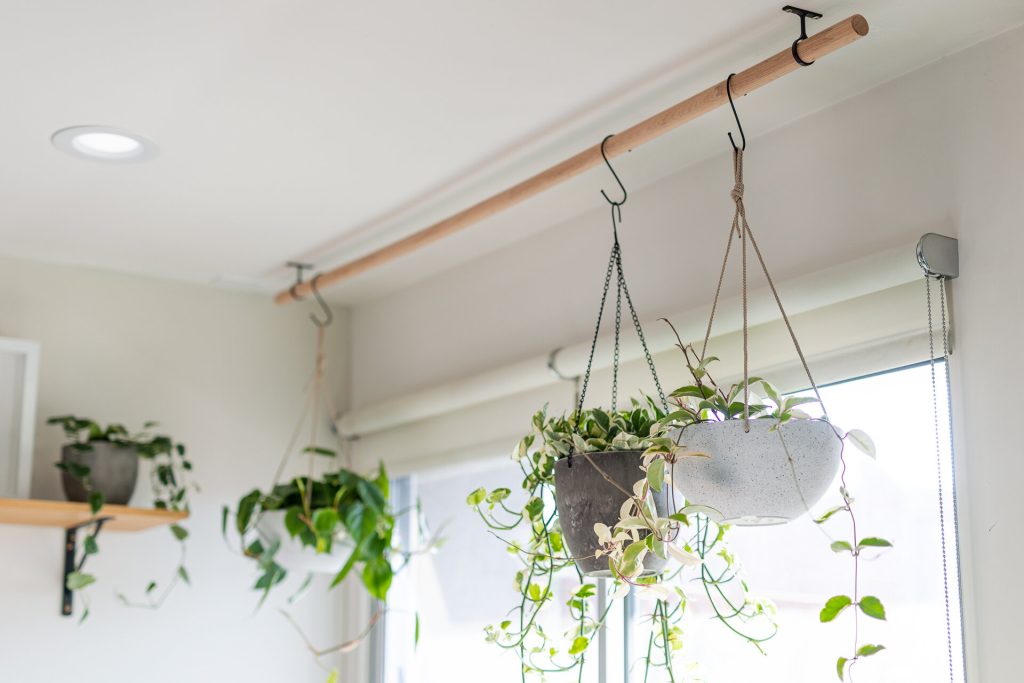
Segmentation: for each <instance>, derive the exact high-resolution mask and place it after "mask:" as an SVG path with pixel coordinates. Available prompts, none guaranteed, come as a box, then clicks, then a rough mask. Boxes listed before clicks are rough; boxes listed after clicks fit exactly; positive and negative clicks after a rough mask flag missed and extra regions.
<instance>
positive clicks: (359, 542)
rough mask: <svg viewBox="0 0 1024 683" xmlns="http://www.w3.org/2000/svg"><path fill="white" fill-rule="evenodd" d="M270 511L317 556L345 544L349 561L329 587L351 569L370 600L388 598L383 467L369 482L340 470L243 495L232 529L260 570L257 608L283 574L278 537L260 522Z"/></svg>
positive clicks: (388, 521) (390, 525) (389, 516)
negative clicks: (279, 514) (278, 513)
mask: <svg viewBox="0 0 1024 683" xmlns="http://www.w3.org/2000/svg"><path fill="white" fill-rule="evenodd" d="M317 450H318V451H320V454H321V455H324V454H326V452H328V451H327V449H323V448H319V447H317ZM330 452H331V453H332V454H333V451H330ZM269 512H283V513H284V526H285V529H287V532H288V535H289V537H290V540H291V542H294V543H299V544H301V545H302V546H304V547H309V548H313V549H314V550H315V551H316V552H317V553H330V552H331V551H332V549H333V548H334V547H335V546H336V545H338V544H339V543H344V544H346V546H347V547H348V550H347V551H346V552H347V558H346V559H345V561H344V563H343V564H341V566H340V567H339V568H338V571H337V573H336V574H335V576H334V579H333V581H332V582H331V587H332V588H333V587H334V586H336V585H338V584H339V583H341V582H342V581H343V580H344V579H345V577H347V576H348V575H349V573H350V572H352V571H353V570H355V571H357V572H358V573H359V577H360V580H361V581H362V583H363V586H364V587H365V588H366V591H367V592H368V593H369V594H370V595H371V596H372V597H373V598H375V599H377V600H380V601H382V602H383V601H385V600H386V599H387V593H388V588H390V586H391V580H392V577H393V575H394V568H393V567H392V551H393V548H392V535H393V532H394V528H395V516H394V514H393V513H392V511H391V508H390V506H389V504H388V477H387V473H386V472H385V471H384V466H383V465H381V466H380V467H379V469H378V471H377V473H376V475H375V476H374V477H373V478H370V477H364V476H362V475H360V474H357V473H355V472H352V471H350V470H347V469H339V470H337V471H336V472H329V473H327V474H324V475H323V476H322V477H320V478H319V479H311V478H310V477H296V478H294V479H292V480H291V481H289V482H287V483H284V484H278V485H276V486H274V487H273V488H272V489H271V490H270V491H268V492H266V493H264V492H263V491H260V490H259V489H253V490H252V491H250V492H249V493H247V494H246V495H244V496H242V498H241V499H240V500H239V501H238V505H237V507H236V509H235V511H234V526H235V531H236V532H237V535H238V540H239V542H240V546H241V551H242V554H243V555H244V556H245V557H248V558H250V559H252V560H253V561H254V562H256V564H257V566H258V568H259V572H260V574H259V577H258V578H257V580H256V583H255V586H254V588H255V589H256V590H259V591H261V593H262V595H261V598H260V603H261V604H262V602H263V600H265V599H266V596H267V595H268V594H269V592H270V590H271V589H272V588H273V587H274V586H276V585H277V584H279V583H281V582H282V581H284V579H285V577H286V576H287V569H286V568H285V567H283V566H281V565H280V564H278V562H277V561H276V560H275V556H276V555H277V552H278V551H279V550H280V544H281V539H277V538H272V537H270V536H268V535H267V534H266V533H265V532H264V531H263V530H262V529H261V527H260V524H259V522H260V519H261V518H262V517H263V516H264V515H265V514H267V513H269ZM230 514H231V512H230V510H229V509H228V508H227V507H225V508H224V509H223V514H222V525H221V526H222V532H223V533H225V534H226V533H227V524H228V518H229V516H230ZM307 581H308V578H307Z"/></svg>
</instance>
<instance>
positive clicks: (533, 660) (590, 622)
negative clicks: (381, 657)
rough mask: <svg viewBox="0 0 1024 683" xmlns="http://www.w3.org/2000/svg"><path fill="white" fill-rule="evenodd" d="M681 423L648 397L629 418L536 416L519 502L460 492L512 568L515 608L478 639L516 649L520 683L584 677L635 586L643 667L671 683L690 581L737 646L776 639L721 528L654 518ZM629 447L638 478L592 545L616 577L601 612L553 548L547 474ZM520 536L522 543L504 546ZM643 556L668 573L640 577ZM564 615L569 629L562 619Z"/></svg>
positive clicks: (522, 447)
mask: <svg viewBox="0 0 1024 683" xmlns="http://www.w3.org/2000/svg"><path fill="white" fill-rule="evenodd" d="M687 419H689V417H688V414H687V413H686V412H680V411H676V412H672V413H666V412H665V411H664V410H662V408H660V407H659V406H658V405H657V404H656V403H655V402H654V401H652V400H650V399H647V400H646V401H644V402H643V403H641V402H639V401H633V402H632V406H631V408H630V409H628V410H621V411H612V412H606V411H603V410H600V409H594V410H584V411H582V412H579V413H574V414H572V415H569V416H567V417H566V416H555V417H550V416H548V415H547V412H546V409H545V410H542V411H540V412H538V413H537V414H536V415H534V417H533V431H532V432H531V433H530V434H528V435H527V436H526V437H524V438H523V439H522V440H521V441H520V442H519V444H518V445H517V447H516V449H515V451H514V453H513V456H512V457H513V460H515V462H516V463H517V464H518V465H519V467H520V469H521V471H522V474H523V480H522V484H521V487H522V491H523V494H524V497H525V502H524V503H522V504H521V505H520V504H518V503H512V502H511V500H512V498H511V496H512V492H511V489H509V488H497V489H494V490H491V491H487V490H485V489H483V488H479V489H477V490H475V491H473V492H472V493H470V494H469V496H468V498H467V503H468V504H469V505H470V506H472V507H473V508H474V509H475V510H476V512H477V513H478V514H479V516H480V517H481V519H483V521H484V523H485V524H486V525H487V526H488V527H489V529H490V530H491V533H493V534H494V535H495V536H497V537H498V538H500V539H501V540H502V541H503V542H504V543H505V544H506V546H507V549H508V550H509V552H510V553H511V554H513V555H514V556H515V557H516V558H517V559H518V560H519V562H520V563H521V567H520V568H519V569H518V570H517V571H516V573H515V576H514V582H513V585H514V587H515V590H516V592H517V594H518V604H517V605H516V606H515V607H513V609H512V610H510V612H509V613H508V615H507V617H506V618H505V619H504V620H503V621H501V622H500V623H498V624H493V625H490V626H488V627H487V628H486V629H485V631H486V637H487V640H488V641H490V642H492V643H495V644H496V645H497V646H499V647H502V648H504V649H508V650H513V651H515V652H517V654H518V656H519V658H520V660H521V662H522V677H523V680H524V681H525V680H526V678H527V676H528V675H537V676H540V677H541V678H543V677H544V675H545V674H548V673H553V672H564V671H570V670H573V669H578V670H579V675H580V677H581V678H582V671H583V667H584V665H585V662H586V658H587V652H588V649H589V648H590V645H591V643H592V642H593V640H594V637H595V635H596V633H597V632H598V631H599V630H600V629H601V628H602V627H603V625H604V623H605V619H606V617H607V615H608V613H609V610H610V609H611V607H612V605H613V604H614V601H615V600H616V599H618V598H622V597H624V596H625V595H626V594H628V593H629V592H630V590H631V589H633V588H636V589H637V590H638V591H639V592H641V593H643V594H646V595H647V596H649V597H651V598H653V599H654V608H653V610H652V612H651V614H650V615H649V621H648V623H649V624H650V632H649V634H648V645H647V648H646V652H645V654H644V656H643V659H642V661H643V664H644V667H645V671H646V672H647V673H649V672H650V671H651V669H652V668H664V670H665V671H666V673H667V674H668V676H669V679H670V680H672V681H675V680H676V678H675V675H676V674H675V667H674V666H673V664H674V661H675V660H677V659H678V658H679V657H680V656H681V653H682V648H683V640H682V617H683V615H684V613H685V611H686V608H687V605H688V603H689V597H688V595H687V593H686V591H685V590H684V580H686V579H688V578H696V579H698V580H699V582H700V583H701V584H702V590H703V592H704V593H705V594H706V595H707V597H708V599H709V602H710V604H711V606H712V609H713V611H714V614H715V617H716V618H717V619H718V620H719V621H720V622H721V623H723V624H725V626H726V627H727V628H729V629H730V630H732V631H733V632H735V633H736V634H738V635H740V636H741V637H742V638H743V639H745V640H746V641H748V642H750V643H753V644H754V645H755V646H758V647H760V643H761V642H763V641H764V640H767V639H768V638H771V637H772V636H773V635H774V633H775V625H774V622H773V621H772V614H773V612H774V607H773V606H772V605H771V603H770V602H768V601H766V600H763V599H761V598H758V597H756V596H755V595H754V594H753V593H752V592H751V591H750V590H749V587H748V586H747V584H746V582H745V581H743V580H742V579H741V578H740V575H739V565H738V563H737V561H736V559H735V557H734V556H733V555H732V553H731V552H730V551H729V549H728V547H727V546H726V544H725V535H726V531H727V527H725V526H720V525H717V524H715V523H714V522H713V521H711V520H710V519H709V518H708V517H707V516H705V515H703V514H700V510H698V509H692V508H687V507H685V506H684V507H681V508H680V509H678V510H675V511H673V512H672V514H671V515H669V516H668V517H664V518H659V517H658V516H657V512H656V510H655V508H654V506H653V504H652V503H651V498H652V491H660V490H661V489H662V487H663V486H664V484H665V483H666V482H670V471H669V470H668V469H666V464H670V463H671V462H672V461H673V458H675V457H676V453H675V452H674V450H673V447H674V444H673V442H672V440H671V438H670V437H669V434H670V433H671V432H672V430H673V429H675V428H676V427H678V426H679V425H680V424H681V422H683V421H685V420H687ZM635 450H644V451H646V452H647V455H645V457H644V463H645V466H644V467H645V469H644V472H642V473H640V474H643V478H642V479H641V480H640V481H637V482H636V484H635V485H634V486H633V490H632V495H629V496H628V498H627V499H626V500H624V502H623V505H622V507H621V518H620V520H619V522H618V523H617V524H615V525H613V526H612V527H609V526H607V525H605V524H600V523H599V524H596V525H595V528H594V532H595V534H596V535H597V537H598V541H599V549H598V550H597V551H596V555H597V556H606V557H607V558H608V563H609V568H610V570H611V572H612V575H613V577H614V582H613V585H612V586H611V587H609V589H608V593H607V595H606V596H605V607H604V609H602V610H600V611H598V609H597V606H596V598H597V593H598V590H599V588H598V584H596V582H593V581H588V580H587V578H586V577H585V576H584V575H583V574H582V573H581V572H580V570H579V569H578V567H577V565H576V563H575V560H578V559H581V558H575V557H572V556H571V555H570V554H569V550H568V548H567V547H566V545H565V544H564V543H563V540H562V531H561V526H560V523H559V516H558V510H557V508H556V506H555V505H554V498H555V497H554V486H555V477H554V469H555V467H554V466H555V463H556V461H558V460H559V459H561V458H566V457H569V456H570V455H571V454H587V453H594V452H606V451H635ZM517 532H521V533H524V534H525V538H524V539H523V540H517V539H511V538H507V536H508V535H510V534H513V533H517ZM648 553H655V554H658V555H659V556H662V557H672V558H674V559H675V560H676V561H677V563H676V566H675V568H674V569H672V570H670V571H667V572H665V573H663V574H661V575H657V576H641V573H642V571H643V561H644V559H645V556H646V555H647V554H648ZM691 572H695V573H696V574H697V576H696V577H692V576H691ZM566 617H567V618H568V621H569V626H568V628H565V624H564V623H563V622H564V621H565V619H566ZM645 675H646V674H645Z"/></svg>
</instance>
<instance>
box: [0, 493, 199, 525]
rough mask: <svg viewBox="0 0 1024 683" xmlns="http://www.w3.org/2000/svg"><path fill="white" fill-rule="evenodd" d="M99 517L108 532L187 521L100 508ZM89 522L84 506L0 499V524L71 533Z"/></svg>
mask: <svg viewBox="0 0 1024 683" xmlns="http://www.w3.org/2000/svg"><path fill="white" fill-rule="evenodd" d="M99 517H106V518H109V519H108V520H107V522H106V523H105V524H104V526H103V528H104V529H108V530H110V531H142V530H144V529H149V528H152V527H155V526H160V525H161V524H174V523H175V522H180V521H181V520H183V519H185V518H186V517H188V513H187V512H172V511H170V510H154V509H151V508H133V507H128V506H126V505H104V506H103V508H102V509H101V510H100V513H99ZM92 518H93V515H92V512H91V511H90V510H89V505H88V503H69V502H67V501H63V500H25V499H20V498H0V524H18V525H28V526H51V527H58V528H61V529H72V528H74V527H78V526H81V525H83V524H86V523H88V522H89V520H91V519H92Z"/></svg>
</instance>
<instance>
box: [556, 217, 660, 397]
mask: <svg viewBox="0 0 1024 683" xmlns="http://www.w3.org/2000/svg"><path fill="white" fill-rule="evenodd" d="M611 212H612V236H613V240H614V241H613V244H612V250H611V254H610V255H609V257H608V270H607V271H606V272H605V277H604V289H603V290H602V292H601V305H600V308H599V309H598V311H597V323H596V324H595V325H594V338H593V339H592V340H591V342H590V355H589V356H588V357H587V369H586V370H585V371H584V373H583V384H582V386H581V387H580V392H579V398H578V400H577V402H576V415H577V416H579V415H580V414H581V413H582V412H583V403H584V401H585V400H586V397H587V387H588V386H589V384H590V372H591V369H592V367H593V364H594V352H595V351H596V349H597V339H598V337H599V336H600V334H601V319H602V318H603V317H604V308H605V304H606V303H607V301H608V291H609V289H611V281H612V272H613V271H615V273H616V296H615V340H614V347H613V348H614V351H613V356H612V410H613V411H614V410H616V408H617V402H618V389H619V387H618V384H619V349H620V336H621V329H622V300H623V299H625V300H626V307H627V308H628V309H629V314H630V318H631V319H632V321H633V327H634V329H636V333H637V337H638V338H639V339H640V346H641V347H642V348H643V352H644V358H645V359H646V360H647V367H648V368H649V369H650V371H651V377H653V378H654V386H655V387H656V388H657V390H658V398H659V399H660V400H661V406H662V409H663V410H664V411H665V412H668V399H667V398H666V397H665V392H664V390H662V388H661V380H659V379H658V373H657V371H656V370H655V368H654V358H653V357H652V356H651V350H650V349H649V348H648V347H647V339H646V337H644V332H643V328H642V327H641V325H640V317H639V316H638V315H637V312H636V309H635V308H634V307H633V300H632V298H631V297H630V296H629V288H628V287H627V286H626V276H625V272H624V271H623V268H622V247H621V245H620V244H619V228H618V222H619V221H621V220H622V208H621V206H620V205H618V204H612V206H611Z"/></svg>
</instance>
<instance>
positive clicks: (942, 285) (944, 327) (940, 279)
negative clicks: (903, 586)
mask: <svg viewBox="0 0 1024 683" xmlns="http://www.w3.org/2000/svg"><path fill="white" fill-rule="evenodd" d="M933 279H934V280H935V281H936V282H937V283H938V286H939V312H940V316H941V318H940V319H941V334H942V355H941V356H939V357H938V358H936V356H935V325H934V322H933V320H932V280H933ZM947 279H948V278H947V277H946V276H944V275H932V274H931V273H929V272H928V271H927V269H926V271H925V276H924V282H925V299H926V303H927V306H928V366H929V369H930V370H931V380H932V411H933V415H934V423H935V465H936V476H937V479H938V502H939V542H940V543H941V545H942V587H943V598H944V600H945V609H946V615H945V616H946V656H947V663H948V665H949V681H950V683H954V681H955V679H956V665H955V664H954V658H953V615H952V606H951V600H950V596H949V559H948V557H947V555H946V500H945V493H944V491H945V486H944V485H943V481H944V477H943V474H942V470H943V467H942V437H941V435H940V432H939V389H938V383H937V381H936V376H935V361H936V360H941V361H942V364H943V369H944V370H945V379H946V392H947V394H946V396H947V406H948V405H949V387H950V377H949V325H948V323H947V318H946V280H947ZM950 412H952V411H950ZM949 447H950V455H951V461H952V476H951V482H950V496H951V501H950V502H951V503H952V506H953V549H954V551H955V552H956V557H957V558H959V557H960V519H959V515H958V513H957V490H956V467H955V461H953V459H952V453H953V443H952V434H950V443H949ZM956 585H957V588H958V591H957V594H958V596H959V605H958V606H959V609H960V614H961V615H963V594H962V592H961V591H960V590H959V587H960V586H961V585H962V584H961V576H960V563H959V562H957V564H956ZM960 645H961V652H964V653H966V651H967V650H966V644H965V643H964V642H963V632H962V630H961V643H960ZM963 676H964V680H967V671H966V661H964V671H963Z"/></svg>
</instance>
